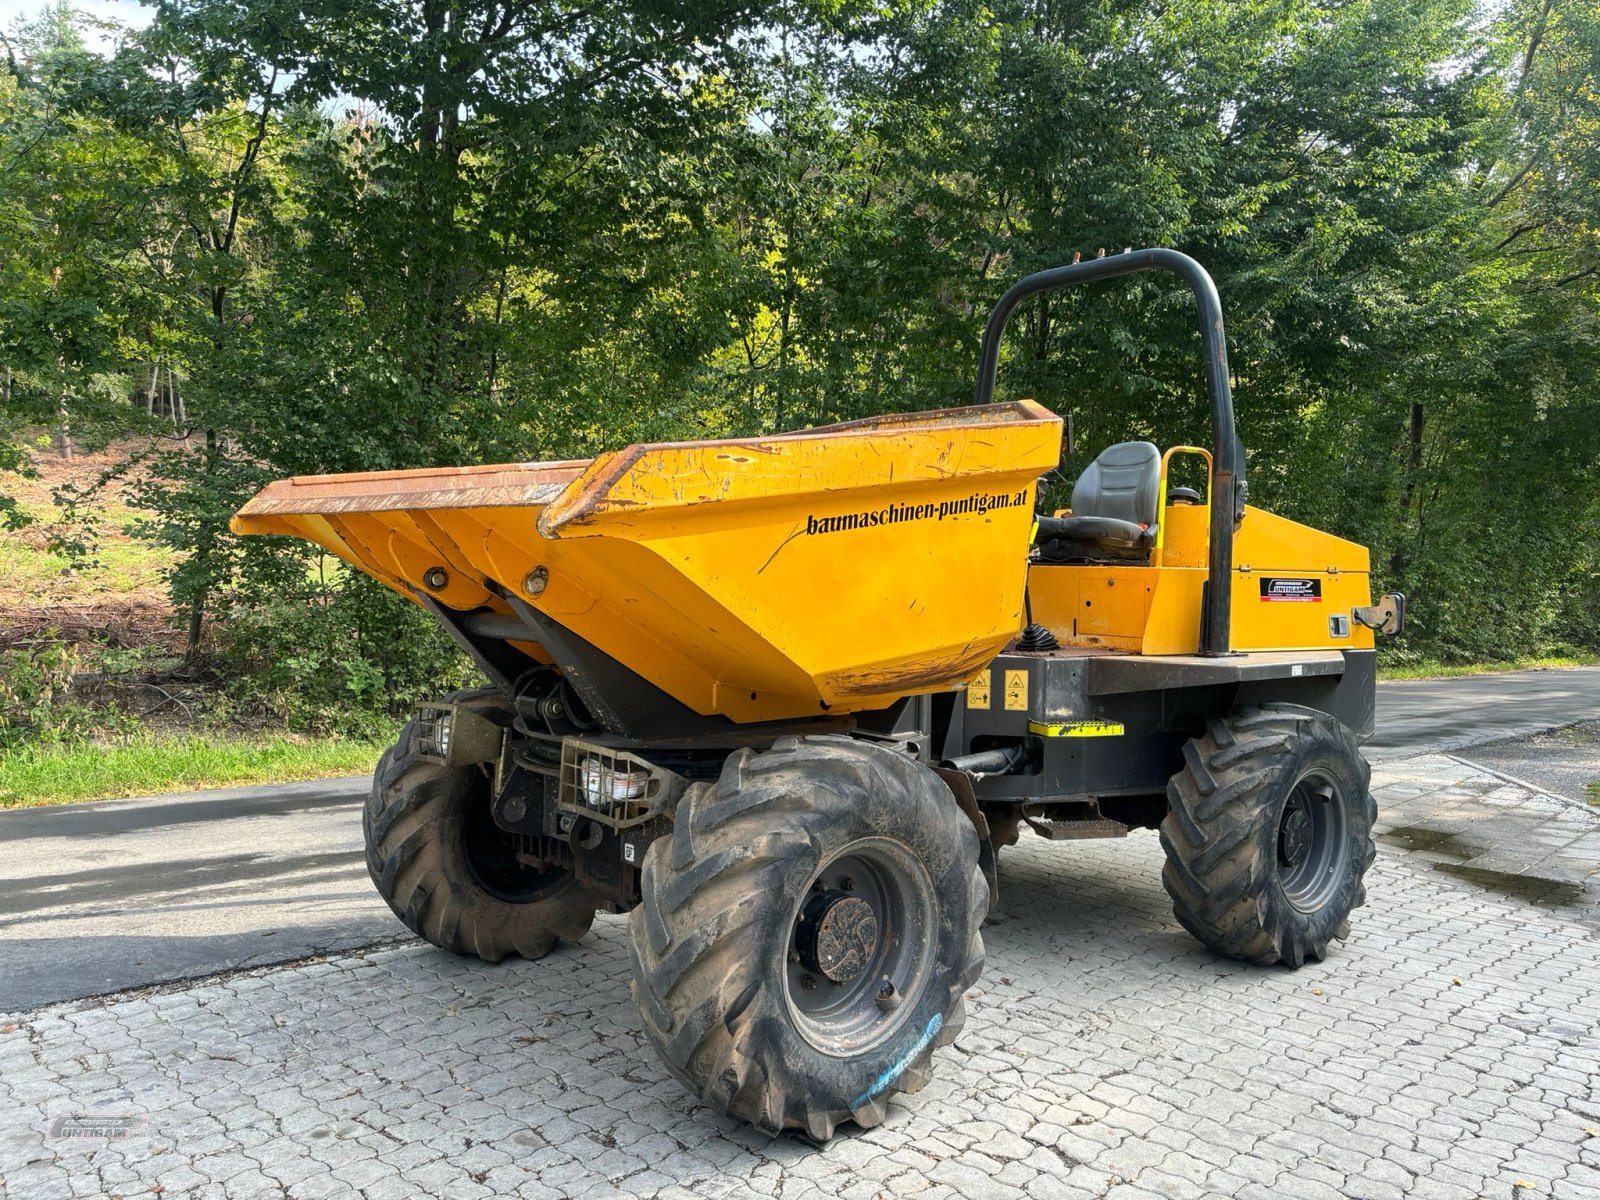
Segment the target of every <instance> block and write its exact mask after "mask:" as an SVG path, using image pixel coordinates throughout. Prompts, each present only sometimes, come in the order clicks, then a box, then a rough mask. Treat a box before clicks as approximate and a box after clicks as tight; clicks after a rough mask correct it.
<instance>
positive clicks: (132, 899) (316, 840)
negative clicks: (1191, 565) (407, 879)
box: [0, 668, 1600, 1012]
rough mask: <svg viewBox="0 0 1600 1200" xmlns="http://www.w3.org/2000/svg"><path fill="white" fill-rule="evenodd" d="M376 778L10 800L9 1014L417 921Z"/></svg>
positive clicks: (1455, 705)
mask: <svg viewBox="0 0 1600 1200" xmlns="http://www.w3.org/2000/svg"><path fill="white" fill-rule="evenodd" d="M1595 717H1600V668H1583V669H1577V670H1565V671H1530V672H1522V673H1518V674H1506V675H1492V676H1473V677H1464V678H1458V679H1445V680H1418V681H1410V682H1400V683H1385V684H1380V685H1379V687H1378V734H1377V736H1376V737H1374V738H1373V739H1372V740H1371V741H1370V742H1369V743H1368V753H1369V757H1371V758H1373V759H1374V760H1375V761H1385V760H1392V759H1395V758H1401V757H1406V756H1409V755H1413V754H1421V753H1424V752H1427V751H1436V750H1451V749H1458V748H1460V747H1462V746H1464V745H1466V744H1468V743H1471V742H1474V741H1477V742H1483V741H1491V740H1497V739H1502V738H1506V737H1511V736H1516V735H1519V734H1527V733H1532V732H1534V731H1536V730H1539V729H1548V728H1552V727H1555V726H1559V725H1565V724H1569V723H1571V722H1574V721H1578V720H1582V719H1585V718H1595ZM368 786H369V781H368V779H367V778H366V777H358V778H352V779H340V780H330V781H325V782H318V783H302V784H282V785H275V786H270V787H256V788H229V789H224V790H220V791H212V792H203V793H190V794H187V795H181V796H164V797H152V798H144V799H138V800H118V801H102V802H99V803H95V804H72V805H60V806H54V807H48V808H38V809H23V810H18V811H14V812H4V813H0V881H3V882H4V886H3V888H0V1012H19V1011H23V1010H26V1009H31V1008H35V1007H38V1006H40V1005H45V1004H51V1003H54V1002H57V1001H60V1000H69V999H74V998H77V997H81V996H92V995H97V994H101V993H105V992H113V991H121V990H124V989H128V988H134V987H140V986H143V985H146V984H151V983H162V982H170V981H174V980H179V979H190V978H196V977H199V976H203V975H211V974H215V973H218V972H222V971H228V970H235V969H239V968H244V967H254V966H263V965H266V964H268V963H274V962H286V961H291V960H294V959H299V958H306V957H311V956H314V955H319V954H326V953H332V952H336V951H341V950H348V949H353V948H355V947H359V946H370V945H374V944H376V943H379V942H383V941H387V940H398V939H401V938H405V937H407V936H408V934H407V931H406V930H405V929H404V928H403V927H402V926H401V925H400V923H399V922H398V921H397V920H395V918H394V917H393V916H392V915H391V914H390V912H389V910H388V909H387V908H386V907H385V906H384V904H383V902H382V901H380V900H379V899H378V897H377V895H376V894H375V893H374V892H373V890H372V885H371V883H370V882H369V881H368V879H367V872H366V866H365V864H364V862H363V858H362V850H361V802H362V799H363V798H364V796H365V795H366V791H367V788H368Z"/></svg>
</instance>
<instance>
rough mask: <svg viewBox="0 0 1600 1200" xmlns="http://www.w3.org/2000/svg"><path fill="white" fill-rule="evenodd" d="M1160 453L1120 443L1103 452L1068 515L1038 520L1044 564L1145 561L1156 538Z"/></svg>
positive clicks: (1082, 478)
mask: <svg viewBox="0 0 1600 1200" xmlns="http://www.w3.org/2000/svg"><path fill="white" fill-rule="evenodd" d="M1160 491H1161V451H1159V450H1157V449H1156V448H1155V447H1154V446H1153V445H1151V444H1150V443H1149V442H1119V443H1117V444H1116V445H1115V446H1108V447H1107V448H1106V449H1105V450H1103V451H1101V453H1100V456H1099V457H1098V458H1096V459H1095V460H1094V461H1093V462H1092V463H1090V464H1089V465H1088V466H1087V467H1085V468H1084V471H1083V474H1082V475H1079V476H1078V482H1077V483H1076V484H1075V485H1073V488H1072V515H1071V516H1070V517H1051V518H1041V520H1040V522H1039V542H1040V552H1041V557H1042V558H1043V559H1044V561H1046V562H1083V561H1108V560H1109V561H1112V562H1143V561H1145V560H1146V559H1148V558H1149V556H1150V548H1151V547H1152V546H1153V545H1155V540H1156V530H1155V526H1156V517H1157V510H1158V507H1159V502H1160Z"/></svg>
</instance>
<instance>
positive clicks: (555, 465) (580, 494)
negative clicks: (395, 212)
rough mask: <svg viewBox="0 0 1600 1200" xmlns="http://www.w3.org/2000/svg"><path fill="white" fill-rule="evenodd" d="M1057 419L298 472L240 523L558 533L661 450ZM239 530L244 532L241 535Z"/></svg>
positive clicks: (947, 422)
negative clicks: (516, 511)
mask: <svg viewBox="0 0 1600 1200" xmlns="http://www.w3.org/2000/svg"><path fill="white" fill-rule="evenodd" d="M1059 421H1060V418H1058V417H1057V416H1055V414H1054V413H1052V412H1050V411H1049V410H1048V409H1046V408H1045V407H1043V406H1042V405H1040V404H1037V403H1035V402H1034V401H1031V400H1018V401H1012V402H1010V403H1007V404H995V405H990V406H988V407H986V408H983V409H976V408H970V407H969V408H949V409H937V410H934V411H931V412H921V413H891V414H889V415H887V416H881V417H867V418H863V419H861V420H857V421H847V422H844V423H842V424H838V425H827V426H823V427H821V428H817V429H808V430H801V431H798V432H795V433H784V434H774V435H771V436H767V437H757V438H728V439H701V440H697V441H684V442H645V443H639V444H635V445H631V446H628V447H627V448H626V449H624V450H620V451H616V452H612V453H606V454H601V455H599V456H598V457H596V458H593V459H567V460H562V461H557V462H547V463H512V464H499V465H494V464H490V465H481V466H471V467H440V468H431V469H420V470H402V471H364V472H352V473H348V474H336V475H297V476H293V477H291V478H289V479H283V480H278V481H277V482H275V483H270V484H268V485H267V486H266V487H264V488H263V489H261V491H260V492H258V493H257V494H256V495H255V496H254V497H252V498H251V499H250V500H249V501H248V502H246V503H245V505H244V506H243V507H242V508H240V509H239V512H238V514H237V516H238V517H240V518H249V517H265V516H298V515H302V514H304V515H310V514H324V513H326V514H339V513H360V512H392V511H399V510H405V509H421V510H426V509H448V508H515V507H529V508H532V507H538V508H542V509H544V511H543V512H542V513H541V514H540V518H539V532H540V533H542V534H543V535H544V536H546V537H556V536H559V532H558V531H559V530H560V528H561V527H562V526H564V525H569V524H572V523H573V522H576V521H581V520H582V519H584V518H585V517H592V516H595V515H598V513H600V512H602V511H604V509H605V508H606V507H607V505H608V496H609V493H610V492H611V491H612V489H613V488H615V486H616V485H617V484H618V483H619V482H620V481H621V480H622V479H624V478H625V477H626V476H627V474H628V472H629V471H631V470H633V469H634V468H635V467H637V466H638V465H639V463H640V461H641V460H642V459H645V458H647V457H648V456H650V455H653V454H657V453H660V452H662V451H665V450H698V449H707V450H710V449H721V450H726V451H744V452H747V453H750V454H771V453H774V452H775V446H774V444H775V443H786V444H792V443H794V442H805V441H813V442H820V441H827V440H831V439H833V438H838V437H852V436H859V435H860V434H862V433H866V432H869V431H874V430H876V431H883V432H892V431H895V430H902V429H913V428H914V429H918V430H929V431H936V430H940V429H949V430H952V431H955V430H961V429H968V428H971V427H972V426H974V425H998V424H1019V425H1025V424H1047V423H1059ZM242 531H243V530H242Z"/></svg>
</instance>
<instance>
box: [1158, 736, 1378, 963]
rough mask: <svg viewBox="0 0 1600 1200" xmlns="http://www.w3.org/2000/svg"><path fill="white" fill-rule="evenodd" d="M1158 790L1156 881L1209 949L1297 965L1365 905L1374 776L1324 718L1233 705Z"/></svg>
mask: <svg viewBox="0 0 1600 1200" xmlns="http://www.w3.org/2000/svg"><path fill="white" fill-rule="evenodd" d="M1184 760H1185V763H1184V769H1183V770H1182V771H1179V772H1178V774H1176V775H1175V776H1173V778H1172V781H1171V782H1170V783H1169V784H1168V785H1167V803H1168V812H1167V817H1166V819H1165V820H1164V821H1162V823H1161V846H1162V849H1163V850H1165V851H1166V855H1167V863H1166V867H1165V869H1164V870H1163V871H1162V876H1161V878H1162V882H1163V884H1165V886H1166V889H1167V894H1168V895H1170V896H1171V897H1172V908H1173V912H1174V913H1175V914H1176V916H1177V918H1178V921H1179V923H1180V924H1182V925H1183V927H1184V928H1185V929H1187V930H1188V931H1189V932H1190V933H1192V934H1194V936H1195V937H1197V938H1199V939H1200V940H1201V941H1202V942H1204V943H1205V944H1206V945H1208V946H1210V947H1211V948H1212V949H1214V950H1218V951H1220V952H1222V953H1223V954H1227V955H1229V956H1230V957H1233V958H1239V959H1243V960H1245V961H1246V962H1253V963H1263V964H1266V963H1277V962H1281V963H1285V964H1287V965H1288V966H1291V967H1298V966H1300V965H1301V964H1302V963H1303V962H1305V961H1306V960H1307V959H1312V960H1320V959H1322V958H1323V957H1325V956H1326V955H1327V952H1328V944H1329V943H1330V942H1332V941H1334V940H1336V939H1342V938H1344V937H1346V936H1347V935H1348V934H1349V932H1350V921H1349V917H1350V913H1351V910H1352V909H1355V908H1357V907H1359V906H1360V905H1361V904H1363V903H1364V902H1365V901H1366V888H1365V885H1364V883H1363V878H1364V876H1365V875H1366V872H1367V868H1368V867H1370V866H1371V865H1372V860H1373V857H1374V855H1375V849H1374V847H1373V843H1372V825H1373V822H1374V821H1375V820H1376V818H1377V806H1376V805H1375V804H1374V802H1373V799H1372V793H1371V791H1370V789H1369V787H1368V783H1369V780H1370V779H1371V775H1372V769H1371V768H1370V767H1369V766H1368V765H1367V762H1366V760H1365V759H1363V758H1362V757H1361V752H1360V749H1359V747H1358V746H1357V745H1356V740H1355V738H1354V736H1353V735H1352V734H1351V733H1350V731H1349V730H1348V729H1346V728H1345V727H1344V726H1343V725H1341V724H1340V723H1339V722H1338V721H1336V720H1334V719H1333V718H1332V717H1330V716H1328V715H1327V714H1326V713H1320V712H1316V711H1314V710H1312V709H1306V708H1299V707H1296V706H1293V705H1288V704H1267V705H1261V706H1259V707H1250V708H1241V709H1237V710H1235V711H1234V712H1232V713H1230V714H1229V715H1228V716H1227V717H1226V718H1224V719H1220V720H1219V719H1213V720H1211V721H1210V722H1209V724H1208V727H1207V730H1206V733H1205V735H1204V736H1203V737H1199V738H1195V739H1194V740H1193V741H1191V742H1189V743H1188V744H1187V745H1186V746H1185V747H1184Z"/></svg>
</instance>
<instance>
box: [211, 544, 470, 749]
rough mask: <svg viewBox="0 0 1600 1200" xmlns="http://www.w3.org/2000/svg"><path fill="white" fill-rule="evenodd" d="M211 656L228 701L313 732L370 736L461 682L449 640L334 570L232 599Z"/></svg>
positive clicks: (463, 667)
mask: <svg viewBox="0 0 1600 1200" xmlns="http://www.w3.org/2000/svg"><path fill="white" fill-rule="evenodd" d="M233 599H234V602H233V603H230V604H229V605H228V606H227V607H225V608H224V612H223V621H222V629H223V638H224V640H223V644H222V646H221V651H222V654H223V656H224V658H225V659H226V661H227V662H228V663H229V664H230V666H231V668H232V669H233V671H235V672H236V673H237V678H236V679H235V680H234V681H233V682H232V683H231V685H230V689H229V690H230V695H231V697H232V702H233V703H234V704H235V705H236V706H237V707H238V710H239V711H240V712H242V713H247V714H250V715H251V717H252V719H256V720H260V719H262V718H263V717H264V718H265V719H267V720H269V721H273V722H282V723H283V724H285V725H287V726H289V727H291V728H295V729H300V730H304V731H307V732H310V733H316V734H331V733H343V734H351V735H360V736H364V737H377V736H379V735H380V734H381V733H382V732H383V731H386V730H388V729H390V728H391V727H392V725H393V721H394V718H395V717H397V716H400V715H403V714H404V713H406V712H407V711H409V709H410V708H411V707H412V706H414V705H416V704H418V703H420V702H422V701H424V700H428V699H433V698H436V697H438V696H440V695H442V694H444V693H446V692H449V691H453V690H454V689H456V688H458V687H462V686H465V685H466V684H467V683H468V682H469V680H470V679H471V668H470V666H469V665H468V664H467V663H466V661H465V660H464V659H463V658H462V656H461V655H460V653H459V652H457V651H456V649H455V647H454V645H453V643H451V642H450V640H449V638H448V637H447V636H446V635H445V634H444V633H443V631H441V630H440V629H439V628H438V626H437V625H435V624H434V622H433V621H432V619H431V618H429V617H427V616H426V614H424V613H423V612H422V611H421V610H420V609H418V608H416V607H415V606H414V605H411V604H407V603H406V602H405V601H403V600H400V599H399V598H398V597H396V596H394V595H393V594H391V593H389V592H388V591H386V590H385V589H383V588H381V587H379V586H378V585H376V584H374V583H373V582H372V581H371V580H369V579H367V578H365V577H364V576H356V575H352V574H350V573H348V572H344V571H339V572H337V573H336V574H335V575H334V576H333V577H332V578H331V579H329V580H327V581H326V582H319V583H318V584H317V586H311V587H307V586H302V587H301V588H299V589H298V590H296V591H291V592H288V593H286V594H284V595H283V596H281V597H278V598H269V597H265V596H257V597H255V598H252V599H248V600H246V599H245V598H243V597H236V598H233Z"/></svg>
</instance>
